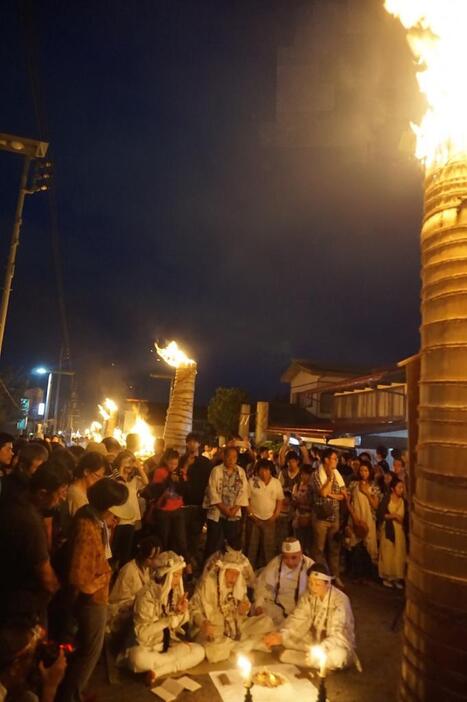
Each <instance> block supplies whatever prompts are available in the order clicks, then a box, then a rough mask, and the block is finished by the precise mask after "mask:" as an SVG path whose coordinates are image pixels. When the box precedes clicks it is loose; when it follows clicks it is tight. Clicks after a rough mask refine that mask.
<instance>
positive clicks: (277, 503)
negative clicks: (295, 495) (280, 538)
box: [247, 458, 284, 568]
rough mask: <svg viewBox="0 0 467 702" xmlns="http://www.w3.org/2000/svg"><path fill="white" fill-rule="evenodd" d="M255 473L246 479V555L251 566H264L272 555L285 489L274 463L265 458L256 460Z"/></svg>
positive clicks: (273, 553)
mask: <svg viewBox="0 0 467 702" xmlns="http://www.w3.org/2000/svg"><path fill="white" fill-rule="evenodd" d="M256 470H257V475H254V476H253V477H251V478H250V479H249V481H248V483H249V491H250V500H249V507H248V517H249V519H248V527H249V528H248V534H247V541H248V558H249V560H250V563H251V564H252V565H253V567H256V568H259V567H260V565H266V563H269V561H270V560H271V559H272V558H273V557H274V555H275V546H276V522H277V519H278V517H279V514H280V512H281V507H282V501H283V499H284V492H283V490H282V485H281V483H280V481H279V480H278V478H276V477H274V475H273V472H274V465H273V463H272V462H271V461H269V460H268V459H267V458H262V459H260V460H259V461H258V463H257V467H256Z"/></svg>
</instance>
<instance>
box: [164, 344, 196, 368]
mask: <svg viewBox="0 0 467 702" xmlns="http://www.w3.org/2000/svg"><path fill="white" fill-rule="evenodd" d="M154 345H155V347H156V351H157V353H158V354H159V356H160V357H161V358H162V360H163V361H165V362H166V363H168V364H169V366H172V368H189V367H190V366H194V365H196V361H193V360H192V359H191V358H188V356H187V355H186V353H184V352H183V351H182V350H181V349H179V348H178V345H177V342H176V341H171V342H170V344H168V345H167V346H166V347H165V349H161V348H160V346H158V345H157V344H154Z"/></svg>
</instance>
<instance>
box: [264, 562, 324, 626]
mask: <svg viewBox="0 0 467 702" xmlns="http://www.w3.org/2000/svg"><path fill="white" fill-rule="evenodd" d="M281 559H282V556H276V557H275V558H273V559H272V561H269V563H268V564H267V566H265V568H263V570H262V571H261V573H260V574H259V575H258V579H257V583H256V587H255V605H256V607H264V605H265V604H267V603H268V602H274V600H275V596H276V587H277V581H278V579H279V569H280V583H279V593H278V596H277V602H278V603H279V604H281V605H282V607H283V608H284V610H285V612H286V614H290V613H291V612H292V611H293V610H294V609H295V607H296V606H297V602H296V601H295V594H296V592H297V585H298V593H297V594H298V599H300V597H301V596H302V595H303V593H304V592H306V590H307V585H308V576H307V574H306V573H307V570H308V568H310V567H311V566H312V565H313V563H314V561H313V560H312V559H311V558H308V556H305V555H303V556H302V560H301V561H300V563H299V564H298V566H297V567H296V568H294V569H293V570H292V569H291V568H289V567H288V566H286V565H285V563H282V568H281V567H280V566H281ZM299 579H300V582H298V580H299Z"/></svg>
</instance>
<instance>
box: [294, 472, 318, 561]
mask: <svg viewBox="0 0 467 702" xmlns="http://www.w3.org/2000/svg"><path fill="white" fill-rule="evenodd" d="M312 473H313V468H312V467H311V466H309V465H306V466H302V468H301V470H300V482H299V483H297V484H295V485H294V486H293V488H292V506H293V508H294V517H293V521H292V526H293V530H294V534H295V536H296V538H297V539H298V540H299V541H300V543H301V545H302V549H303V552H304V553H305V554H306V555H307V556H309V555H310V553H311V542H312V531H311V517H312V512H313V491H312V489H311V475H312Z"/></svg>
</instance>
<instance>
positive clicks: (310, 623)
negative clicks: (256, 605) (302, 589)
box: [280, 586, 356, 670]
mask: <svg viewBox="0 0 467 702" xmlns="http://www.w3.org/2000/svg"><path fill="white" fill-rule="evenodd" d="M326 614H327V622H326ZM281 634H282V642H283V645H284V648H285V649H286V650H285V651H284V652H283V653H282V655H281V657H280V659H281V661H282V662H283V663H293V664H295V665H300V666H310V663H309V661H308V657H307V652H308V650H309V648H310V646H313V645H315V644H320V645H321V646H322V647H323V648H324V650H325V651H326V654H327V669H328V670H337V669H339V668H345V667H346V666H348V665H351V664H352V663H353V662H354V661H356V651H355V622H354V617H353V613H352V607H351V606H350V600H349V598H348V597H347V595H346V594H344V593H343V592H342V591H341V590H338V589H337V588H335V587H333V586H331V588H330V592H329V593H327V594H326V596H325V597H324V599H323V600H321V599H320V598H319V597H316V596H315V595H312V594H311V593H310V592H306V593H305V594H304V595H303V597H302V598H301V600H300V602H299V603H298V605H297V607H296V608H295V610H294V611H293V612H292V614H291V615H290V616H289V617H287V619H286V620H285V624H284V626H283V628H282V629H281Z"/></svg>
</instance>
